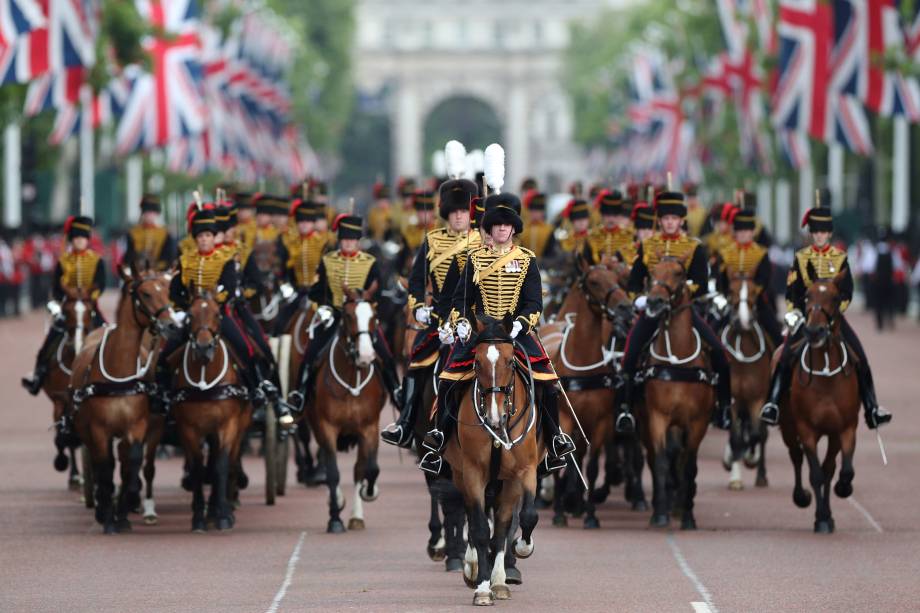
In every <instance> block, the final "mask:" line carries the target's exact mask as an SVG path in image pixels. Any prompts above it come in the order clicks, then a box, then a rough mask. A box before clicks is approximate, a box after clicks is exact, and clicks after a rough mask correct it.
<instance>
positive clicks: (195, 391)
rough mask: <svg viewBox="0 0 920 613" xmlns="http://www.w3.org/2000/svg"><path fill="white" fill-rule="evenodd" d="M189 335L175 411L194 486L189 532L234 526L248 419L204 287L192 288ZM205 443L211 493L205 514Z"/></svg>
mask: <svg viewBox="0 0 920 613" xmlns="http://www.w3.org/2000/svg"><path fill="white" fill-rule="evenodd" d="M188 317H189V323H188V329H189V337H188V340H187V341H186V342H185V344H184V345H183V347H182V349H180V350H178V351H177V352H176V354H181V357H179V367H178V368H177V373H178V377H177V379H176V382H175V393H174V399H173V415H174V416H175V418H176V428H177V430H178V433H179V439H180V440H181V441H182V447H183V449H184V450H185V457H186V462H187V464H188V466H189V477H190V484H191V488H192V532H198V533H202V532H205V531H206V530H207V527H208V521H212V522H214V523H215V524H216V526H217V529H218V530H220V531H224V530H229V529H231V528H233V524H234V516H233V509H232V506H231V504H230V500H231V499H232V498H233V497H234V494H233V492H231V489H233V488H235V487H236V467H237V464H238V462H239V456H240V441H241V440H242V436H243V433H244V432H245V431H246V428H247V427H249V423H250V422H251V420H252V406H251V405H250V403H249V395H248V391H247V389H246V387H245V386H243V385H242V384H241V380H242V379H241V376H240V375H239V374H238V373H237V371H236V366H235V359H234V356H233V354H232V353H231V352H230V350H229V348H228V347H227V344H226V343H225V342H224V341H223V339H221V338H220V320H221V317H222V314H221V307H220V305H219V304H218V303H217V301H216V300H215V299H214V297H213V295H212V294H211V293H210V292H208V291H204V292H202V291H198V290H196V291H194V292H193V298H192V301H191V304H190V306H189V309H188ZM205 442H207V444H208V452H209V461H208V468H209V469H210V471H211V495H210V497H209V499H208V504H207V518H206V517H205V500H204V481H205V471H206V468H205V461H204V453H203V451H202V445H203V443H205Z"/></svg>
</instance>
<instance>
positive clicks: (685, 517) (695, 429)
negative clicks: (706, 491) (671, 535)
mask: <svg viewBox="0 0 920 613" xmlns="http://www.w3.org/2000/svg"><path fill="white" fill-rule="evenodd" d="M708 421H709V419H708V416H707V418H705V419H704V420H698V421H697V422H694V423H691V424H690V431H689V432H688V433H687V444H686V448H685V454H684V462H685V463H684V474H683V480H684V500H683V505H682V506H683V514H682V515H681V519H680V528H681V530H696V518H694V517H693V503H694V499H695V498H696V474H697V453H698V452H699V448H700V443H702V442H703V437H704V436H705V435H706V428H707V426H708V425H709V424H708Z"/></svg>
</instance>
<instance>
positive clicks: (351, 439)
mask: <svg viewBox="0 0 920 613" xmlns="http://www.w3.org/2000/svg"><path fill="white" fill-rule="evenodd" d="M376 291H377V284H376V282H375V283H373V284H372V285H371V287H370V288H368V289H367V290H364V291H363V292H359V291H356V290H354V289H350V288H347V289H346V291H345V295H346V300H345V302H344V304H343V305H342V318H341V322H340V324H339V326H340V327H339V330H338V331H337V332H336V334H335V336H333V338H332V340H331V341H330V343H329V347H328V348H326V349H325V350H324V351H323V353H322V354H321V355H320V358H319V360H320V365H319V367H318V368H317V371H316V387H315V389H314V392H313V402H312V403H310V402H309V399H308V400H307V401H306V402H307V409H306V411H305V413H306V416H307V419H308V420H309V422H310V429H311V430H312V431H313V434H314V435H315V436H316V442H317V443H318V444H319V458H320V461H321V462H323V463H324V464H325V466H326V485H327V487H328V488H329V522H328V524H327V527H326V531H327V532H329V533H331V534H340V533H343V532H345V525H344V524H343V523H342V520H341V517H340V512H341V510H342V509H343V508H344V507H345V497H344V495H343V494H342V491H341V487H340V486H339V468H338V463H337V462H336V457H335V454H336V450H337V449H338V450H339V451H346V450H347V449H349V448H350V447H352V446H357V448H358V457H357V459H356V460H355V466H354V472H353V475H354V484H355V495H354V503H353V505H352V513H351V518H350V519H349V521H348V529H350V530H363V529H364V505H363V504H362V502H372V501H374V500H376V499H377V497H378V496H379V494H380V488H379V486H378V485H377V477H378V476H379V474H380V466H379V465H378V463H377V448H378V446H379V433H380V432H379V431H380V412H381V411H382V410H383V405H384V404H385V403H386V399H387V393H386V390H385V388H384V386H383V381H382V380H381V378H380V377H379V376H375V375H376V373H375V366H374V360H375V359H376V357H377V354H376V352H375V351H374V346H373V343H372V342H371V338H372V336H373V335H374V334H375V332H376V330H377V325H378V322H377V315H376V312H375V310H374V305H373V304H372V303H371V302H370V301H369V299H370V297H371V296H373V295H374V293H375V292H376ZM352 381H353V382H354V384H352V383H351V382H352Z"/></svg>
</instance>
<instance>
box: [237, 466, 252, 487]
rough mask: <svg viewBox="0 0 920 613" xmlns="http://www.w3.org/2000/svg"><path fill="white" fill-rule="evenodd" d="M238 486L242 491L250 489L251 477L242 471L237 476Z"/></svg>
mask: <svg viewBox="0 0 920 613" xmlns="http://www.w3.org/2000/svg"><path fill="white" fill-rule="evenodd" d="M236 486H237V487H238V488H239V489H241V490H245V489H246V488H247V487H249V475H247V474H246V473H245V472H243V471H242V470H240V472H239V473H238V474H237V475H236Z"/></svg>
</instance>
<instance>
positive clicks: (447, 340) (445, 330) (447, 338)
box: [438, 322, 454, 345]
mask: <svg viewBox="0 0 920 613" xmlns="http://www.w3.org/2000/svg"><path fill="white" fill-rule="evenodd" d="M438 339H440V341H441V344H442V345H452V344H453V343H454V331H453V330H452V329H451V327H450V323H448V322H445V323H444V325H443V326H441V327H440V328H438Z"/></svg>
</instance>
